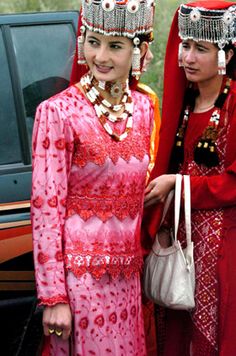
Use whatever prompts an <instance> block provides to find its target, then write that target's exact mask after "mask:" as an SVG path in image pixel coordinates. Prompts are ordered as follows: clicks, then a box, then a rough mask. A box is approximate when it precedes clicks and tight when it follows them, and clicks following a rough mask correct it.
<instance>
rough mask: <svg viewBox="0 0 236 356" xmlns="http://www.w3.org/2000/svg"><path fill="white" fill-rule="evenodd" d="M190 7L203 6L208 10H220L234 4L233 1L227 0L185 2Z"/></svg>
mask: <svg viewBox="0 0 236 356" xmlns="http://www.w3.org/2000/svg"><path fill="white" fill-rule="evenodd" d="M187 5H188V6H192V7H204V8H205V9H208V10H211V9H213V10H217V9H218V10H220V9H227V8H228V7H229V6H232V5H235V2H229V1H214V0H205V1H194V2H190V3H188V4H187Z"/></svg>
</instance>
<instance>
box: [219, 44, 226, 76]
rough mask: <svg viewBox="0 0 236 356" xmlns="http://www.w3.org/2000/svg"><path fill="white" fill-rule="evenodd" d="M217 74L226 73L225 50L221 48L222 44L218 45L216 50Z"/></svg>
mask: <svg viewBox="0 0 236 356" xmlns="http://www.w3.org/2000/svg"><path fill="white" fill-rule="evenodd" d="M218 74H221V75H224V74H226V58H225V51H224V50H223V48H222V46H219V51H218Z"/></svg>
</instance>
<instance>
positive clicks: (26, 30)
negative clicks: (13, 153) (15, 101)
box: [11, 24, 75, 146]
mask: <svg viewBox="0 0 236 356" xmlns="http://www.w3.org/2000/svg"><path fill="white" fill-rule="evenodd" d="M11 33H12V40H13V46H14V51H15V56H16V58H17V66H18V72H19V77H20V85H21V89H22V92H23V98H24V104H25V114H26V126H27V131H28V138H29V141H30V142H31V136H32V128H33V121H34V115H35V109H36V107H37V105H38V104H39V103H40V102H42V101H43V100H45V99H47V98H48V97H50V96H52V95H54V94H55V93H57V92H60V91H61V90H63V89H65V88H66V87H67V86H68V83H69V81H68V80H69V76H70V71H71V65H72V58H73V51H74V45H75V35H74V31H73V27H72V26H71V24H48V25H45V24H44V25H38V26H34V25H32V26H30V25H27V26H17V27H12V28H11ZM30 146H31V145H30Z"/></svg>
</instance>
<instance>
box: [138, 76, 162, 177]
mask: <svg viewBox="0 0 236 356" xmlns="http://www.w3.org/2000/svg"><path fill="white" fill-rule="evenodd" d="M137 90H138V91H140V92H141V93H144V94H146V95H148V96H149V98H150V99H151V100H152V102H153V105H154V120H153V128H152V132H151V139H150V163H149V166H148V172H147V181H148V179H149V177H150V174H151V171H152V169H153V167H154V164H155V161H156V155H157V150H158V145H159V131H160V126H161V115H160V107H159V99H158V96H157V95H156V93H155V92H154V91H153V90H152V89H151V88H150V87H149V86H147V85H146V84H143V83H139V84H138V87H137Z"/></svg>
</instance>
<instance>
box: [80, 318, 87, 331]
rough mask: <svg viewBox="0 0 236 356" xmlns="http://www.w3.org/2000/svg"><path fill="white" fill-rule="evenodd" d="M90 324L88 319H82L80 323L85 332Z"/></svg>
mask: <svg viewBox="0 0 236 356" xmlns="http://www.w3.org/2000/svg"><path fill="white" fill-rule="evenodd" d="M88 324H89V322H88V318H86V317H84V318H82V319H80V321H79V326H80V327H81V329H84V330H85V329H87V327H88Z"/></svg>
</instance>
